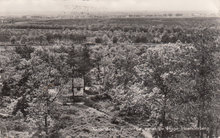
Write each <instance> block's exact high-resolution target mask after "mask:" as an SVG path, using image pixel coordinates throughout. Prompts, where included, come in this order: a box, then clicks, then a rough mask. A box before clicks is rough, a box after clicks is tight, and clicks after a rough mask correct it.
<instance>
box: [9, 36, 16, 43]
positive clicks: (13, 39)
mask: <svg viewBox="0 0 220 138" xmlns="http://www.w3.org/2000/svg"><path fill="white" fill-rule="evenodd" d="M16 41H17V38H16V36H12V37H11V38H10V42H11V44H15V43H16Z"/></svg>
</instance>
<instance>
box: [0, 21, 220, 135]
mask: <svg viewBox="0 0 220 138" xmlns="http://www.w3.org/2000/svg"><path fill="white" fill-rule="evenodd" d="M52 22H53V24H51V23H52ZM66 22H68V24H65V23H66ZM71 23H72V24H71ZM218 24H219V19H215V18H214V19H213V18H210V19H206V18H198V19H197V18H195V19H102V20H91V19H83V20H72V22H71V21H65V20H56V21H30V22H25V23H24V24H22V25H20V24H19V25H17V24H16V23H15V24H6V25H1V30H0V42H1V45H2V47H0V52H1V54H0V74H1V79H2V80H1V81H2V89H1V90H0V92H1V93H0V98H1V100H0V102H1V110H0V111H2V112H3V113H5V114H9V115H10V117H9V118H7V119H2V120H3V121H2V122H4V121H5V122H7V124H6V127H7V129H9V130H17V131H25V130H32V129H33V128H34V130H37V132H36V133H41V132H42V133H43V132H44V133H45V134H44V135H45V136H47V137H55V136H56V137H62V136H61V134H60V133H61V130H65V129H66V128H68V127H69V126H71V125H72V124H69V123H68V119H67V117H66V118H65V117H62V113H63V110H62V108H63V107H62V106H61V105H60V104H59V101H62V95H63V94H64V93H66V92H71V91H72V87H73V86H72V85H73V83H72V81H73V79H74V78H75V77H78V76H82V77H83V78H84V80H85V87H86V88H85V91H86V95H90V96H88V97H89V98H85V99H83V100H84V101H85V104H86V105H87V106H89V107H92V108H95V109H97V110H101V111H104V112H106V113H109V114H111V116H112V119H111V121H112V123H113V124H120V123H122V122H126V123H129V124H133V125H136V126H138V127H140V128H142V129H145V128H152V130H151V131H150V132H151V133H152V135H153V136H154V137H161V138H167V137H174V136H175V135H176V134H179V133H184V134H185V136H188V137H198V138H205V137H210V138H212V137H214V136H217V135H219V134H218V133H219V132H218V131H219V127H220V116H219V114H220V100H219V98H220V90H219V86H220V80H219V78H220V76H219V75H220V72H219V71H220V68H219V65H220V51H219V50H220V47H219V43H220V37H219V36H220V35H219V33H220V30H219V26H218ZM7 45H8V46H7ZM10 45H13V46H10ZM50 89H56V91H57V93H56V94H55V95H54V94H51V93H50V92H49V90H50ZM91 95H92V96H91ZM76 100H77V99H74V98H73V102H76ZM9 105H11V106H12V105H13V106H12V107H10V106H9ZM104 105H105V106H104ZM9 111H10V112H9ZM0 113H1V112H0ZM69 114H74V113H69ZM65 119H66V120H65ZM73 124H74V122H73ZM4 125H5V124H4ZM36 128H37V129H36ZM184 128H185V129H184ZM73 133H75V132H73ZM117 136H119V135H117ZM121 137H125V136H123V135H121Z"/></svg>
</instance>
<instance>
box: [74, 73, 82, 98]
mask: <svg viewBox="0 0 220 138" xmlns="http://www.w3.org/2000/svg"><path fill="white" fill-rule="evenodd" d="M73 92H74V96H83V95H84V79H83V78H79V77H78V78H74V79H73Z"/></svg>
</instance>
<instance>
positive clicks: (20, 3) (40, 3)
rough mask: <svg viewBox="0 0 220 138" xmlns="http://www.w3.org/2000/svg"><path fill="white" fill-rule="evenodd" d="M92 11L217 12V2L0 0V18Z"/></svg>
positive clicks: (198, 0) (202, 0)
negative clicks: (1, 16) (3, 16)
mask: <svg viewBox="0 0 220 138" xmlns="http://www.w3.org/2000/svg"><path fill="white" fill-rule="evenodd" d="M76 11H80V12H81V11H82V12H92V11H113V12H115V11H125V12H127V11H210V12H215V13H217V12H219V11H220V0H0V15H6V14H47V13H62V12H63V13H65V12H76Z"/></svg>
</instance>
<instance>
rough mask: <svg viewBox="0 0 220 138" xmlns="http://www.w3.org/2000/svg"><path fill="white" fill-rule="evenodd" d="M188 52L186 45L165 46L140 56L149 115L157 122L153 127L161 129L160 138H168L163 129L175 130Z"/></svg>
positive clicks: (151, 49) (149, 50)
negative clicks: (148, 93) (149, 110)
mask: <svg viewBox="0 0 220 138" xmlns="http://www.w3.org/2000/svg"><path fill="white" fill-rule="evenodd" d="M189 51H190V49H188V48H187V46H186V45H184V46H181V45H177V44H172V45H170V44H168V45H164V46H163V47H160V46H155V47H152V48H149V49H148V50H147V52H146V53H145V54H143V56H142V59H143V61H142V63H143V64H142V65H141V66H142V69H141V70H145V71H144V72H145V74H144V76H143V80H144V85H145V87H147V89H148V90H149V91H151V92H150V97H149V100H150V101H151V107H150V108H151V114H152V115H153V116H154V118H155V119H156V120H157V121H156V124H154V125H155V127H162V131H161V133H159V135H160V136H161V137H162V138H166V137H169V130H167V127H178V124H177V122H176V121H175V120H177V119H178V110H179V108H178V107H179V106H177V105H178V104H179V103H180V102H179V101H178V100H177V99H178V96H179V95H181V90H182V87H181V85H180V83H179V82H180V80H181V78H182V77H183V76H184V74H185V70H184V68H183V67H184V65H185V64H186V63H187V60H186V59H184V56H188V55H190V52H189Z"/></svg>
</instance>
